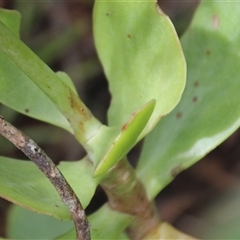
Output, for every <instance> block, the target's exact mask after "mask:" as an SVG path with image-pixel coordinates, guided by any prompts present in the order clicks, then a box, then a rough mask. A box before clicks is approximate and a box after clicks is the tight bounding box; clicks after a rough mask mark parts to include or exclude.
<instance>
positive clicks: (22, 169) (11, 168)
mask: <svg viewBox="0 0 240 240" xmlns="http://www.w3.org/2000/svg"><path fill="white" fill-rule="evenodd" d="M0 166H1V168H0V196H1V197H3V198H5V199H7V200H9V201H11V202H13V203H16V204H18V205H20V206H22V207H25V208H28V209H31V210H33V211H36V212H39V213H42V214H46V215H51V216H54V217H56V218H59V219H66V220H68V219H71V217H70V214H69V211H68V209H67V208H66V207H65V205H64V204H63V203H62V201H61V199H60V197H59V195H58V194H57V192H56V190H55V188H54V187H53V185H52V184H51V183H50V181H49V180H48V179H47V178H46V177H45V175H44V174H43V173H42V172H41V171H40V170H39V169H38V168H37V167H36V166H35V165H34V164H33V163H32V162H29V161H21V160H13V159H9V158H5V157H1V158H0ZM59 169H60V171H61V172H62V173H63V175H64V176H65V178H66V179H67V181H68V182H69V184H70V185H71V187H72V188H73V190H74V191H75V193H76V194H77V196H78V197H79V199H80V201H81V203H82V205H83V207H86V206H87V205H88V204H89V202H90V200H91V198H92V196H93V194H94V192H95V189H96V186H97V184H98V179H94V180H93V179H92V177H91V175H92V172H93V166H92V164H91V163H90V162H88V161H87V160H86V159H83V160H81V161H78V162H61V164H60V165H59Z"/></svg>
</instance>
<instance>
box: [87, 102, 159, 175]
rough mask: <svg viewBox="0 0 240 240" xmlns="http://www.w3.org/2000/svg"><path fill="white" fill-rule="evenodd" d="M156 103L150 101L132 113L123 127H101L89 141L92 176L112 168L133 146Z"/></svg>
mask: <svg viewBox="0 0 240 240" xmlns="http://www.w3.org/2000/svg"><path fill="white" fill-rule="evenodd" d="M155 103H156V101H155V100H152V101H150V102H149V103H147V104H145V105H144V106H143V107H142V108H141V109H139V110H138V111H136V112H134V113H133V114H132V116H131V118H130V119H129V120H128V122H127V123H125V124H124V125H123V126H120V127H118V126H116V127H106V126H102V127H101V128H100V130H99V131H98V133H97V134H96V135H95V136H94V137H93V138H91V139H90V141H89V142H88V145H90V146H92V149H93V152H94V160H95V165H96V166H95V171H94V176H95V177H97V176H100V175H103V174H104V173H106V172H107V171H108V170H109V169H110V168H111V167H113V166H114V165H115V164H116V163H117V162H118V161H119V160H120V159H121V158H122V157H124V156H125V155H126V154H127V153H128V151H129V150H130V149H131V148H132V147H133V146H134V145H135V143H136V141H137V138H138V137H139V135H140V134H141V132H142V130H143V129H144V127H145V126H146V124H147V122H148V120H149V118H150V117H151V114H152V112H153V110H154V106H155Z"/></svg>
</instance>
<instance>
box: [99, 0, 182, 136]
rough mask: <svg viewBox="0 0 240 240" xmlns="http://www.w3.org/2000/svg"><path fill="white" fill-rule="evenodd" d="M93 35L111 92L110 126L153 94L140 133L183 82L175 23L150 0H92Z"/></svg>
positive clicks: (163, 109)
mask: <svg viewBox="0 0 240 240" xmlns="http://www.w3.org/2000/svg"><path fill="white" fill-rule="evenodd" d="M94 39H95V43H96V48H97V51H98V55H99V58H100V60H101V62H102V64H103V67H104V71H105V74H106V76H107V79H108V81H109V87H110V92H111V94H112V102H111V105H110V108H109V112H108V119H109V124H110V126H112V125H122V124H124V123H125V122H126V121H127V120H128V119H129V118H130V116H131V115H132V113H133V112H135V111H136V110H137V109H139V108H140V107H141V106H143V105H144V104H145V103H146V102H149V101H150V100H151V99H156V107H155V110H154V112H153V115H152V116H151V118H150V120H149V122H148V124H147V126H146V128H145V129H144V131H143V132H142V134H141V136H140V138H141V137H143V136H144V135H146V134H147V133H148V132H149V131H150V130H151V129H152V128H153V127H154V126H155V124H156V123H157V122H158V121H159V119H160V118H161V117H162V116H163V115H166V114H167V113H169V112H170V111H171V110H172V109H173V108H174V107H175V105H176V104H177V103H178V101H179V99H180V97H181V94H182V91H183V89H184V86H185V78H186V66H185V60H184V56H183V53H182V50H181V46H180V44H179V40H178V37H177V34H176V32H175V30H174V27H173V25H172V23H171V21H170V20H169V18H168V17H167V16H166V15H165V14H163V13H162V12H160V10H157V4H156V1H155V0H150V1H128V2H126V1H123V0H122V1H96V3H95V8H94Z"/></svg>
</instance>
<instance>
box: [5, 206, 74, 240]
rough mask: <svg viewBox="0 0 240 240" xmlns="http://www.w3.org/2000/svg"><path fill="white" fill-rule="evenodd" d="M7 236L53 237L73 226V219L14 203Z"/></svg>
mask: <svg viewBox="0 0 240 240" xmlns="http://www.w3.org/2000/svg"><path fill="white" fill-rule="evenodd" d="M7 223H8V224H7V236H8V238H10V239H44V240H47V239H53V238H55V237H57V236H59V234H61V233H62V234H63V233H65V232H66V231H69V230H70V229H72V228H73V226H74V224H73V221H60V220H58V219H56V218H53V217H50V216H46V215H41V214H37V213H35V212H32V211H29V210H27V209H24V208H21V207H19V206H17V205H13V206H11V208H10V211H9V213H8V218H7Z"/></svg>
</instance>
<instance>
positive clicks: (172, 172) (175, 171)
mask: <svg viewBox="0 0 240 240" xmlns="http://www.w3.org/2000/svg"><path fill="white" fill-rule="evenodd" d="M182 170H183V167H182V166H181V165H178V166H177V167H175V168H173V169H172V171H171V175H172V177H174V178H175V177H176V176H177V175H178V174H179V173H180V172H182Z"/></svg>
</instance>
